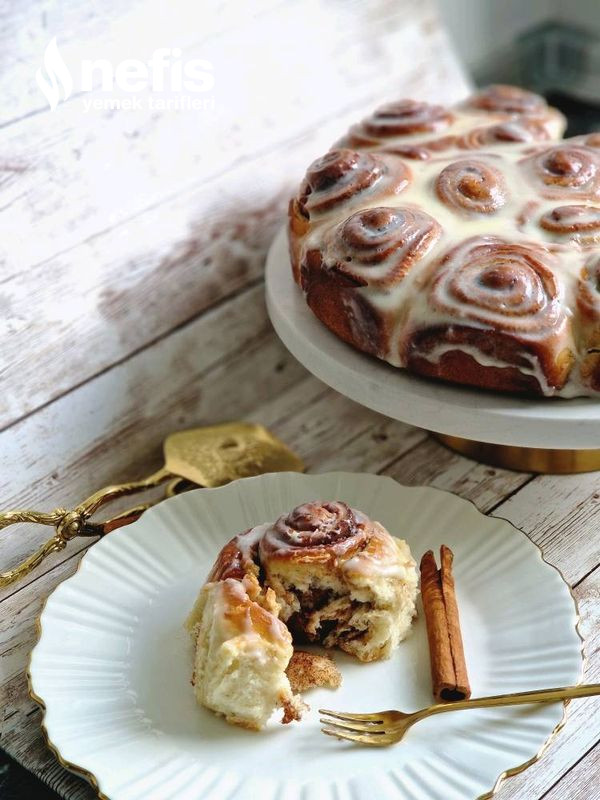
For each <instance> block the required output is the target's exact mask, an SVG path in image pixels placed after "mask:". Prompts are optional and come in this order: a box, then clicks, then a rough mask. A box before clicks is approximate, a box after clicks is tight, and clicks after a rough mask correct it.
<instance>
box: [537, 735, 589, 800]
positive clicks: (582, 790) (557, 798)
mask: <svg viewBox="0 0 600 800" xmlns="http://www.w3.org/2000/svg"><path fill="white" fill-rule="evenodd" d="M599 776H600V744H597V745H596V746H595V747H593V748H592V750H590V752H589V753H587V755H585V756H584V757H583V758H582V759H581V761H578V762H577V764H576V765H575V766H574V767H573V768H572V769H570V770H569V771H568V772H567V773H566V775H565V776H564V777H563V778H561V779H560V780H559V781H558V783H556V784H554V786H553V787H552V789H550V791H549V792H547V793H546V794H545V795H544V800H565V798H568V799H569V800H598V798H599V797H600V780H599Z"/></svg>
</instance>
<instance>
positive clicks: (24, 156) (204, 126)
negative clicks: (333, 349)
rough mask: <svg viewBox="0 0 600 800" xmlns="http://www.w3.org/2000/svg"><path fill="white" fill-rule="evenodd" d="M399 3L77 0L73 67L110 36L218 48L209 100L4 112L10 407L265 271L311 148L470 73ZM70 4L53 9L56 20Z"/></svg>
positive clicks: (136, 43)
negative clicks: (95, 2)
mask: <svg viewBox="0 0 600 800" xmlns="http://www.w3.org/2000/svg"><path fill="white" fill-rule="evenodd" d="M408 6H409V3H408V2H407V0H404V1H403V2H401V3H394V2H391V0H376V2H375V3H370V4H368V5H367V4H362V3H359V4H352V5H351V6H350V5H348V6H346V5H340V4H337V5H335V6H333V5H331V4H330V3H327V2H320V1H319V0H309V2H308V3H291V4H288V3H275V2H272V1H271V2H267V0H261V2H260V3H259V4H256V5H255V6H254V5H253V4H244V5H243V6H241V5H240V4H235V7H236V8H237V9H240V13H238V14H237V16H236V15H234V17H235V18H233V19H232V18H231V14H230V13H229V12H227V11H224V9H226V8H227V4H225V6H224V5H223V4H222V3H217V2H215V0H210V2H208V3H203V4H202V6H201V7H200V6H199V5H197V4H192V3H189V2H188V3H185V2H181V1H180V2H179V3H177V4H176V7H175V9H174V10H173V12H172V13H171V11H170V14H169V19H168V21H167V22H165V15H164V13H163V11H162V8H163V6H162V4H161V3H159V2H157V0H147V1H146V2H145V3H137V4H135V5H134V7H133V9H132V10H131V12H130V14H129V15H128V16H127V17H126V19H124V20H123V24H122V25H121V26H120V27H119V26H115V24H114V22H110V16H108V17H106V18H105V12H104V10H103V11H102V18H103V19H105V22H104V28H103V27H102V23H101V22H100V21H99V20H96V22H94V21H93V19H90V18H89V17H90V11H89V9H88V7H87V6H85V7H84V6H83V5H81V6H79V5H78V9H79V11H78V12H77V9H75V10H74V11H73V12H72V13H71V14H68V15H66V16H67V17H68V25H69V28H68V30H67V37H66V38H67V42H66V44H65V47H64V49H65V59H66V61H67V63H68V65H69V68H70V69H71V71H72V72H73V73H76V72H77V69H78V66H77V65H78V62H79V61H80V60H81V58H82V56H84V55H85V57H86V58H88V59H89V58H93V57H95V56H98V57H100V55H101V54H102V52H103V51H102V48H103V47H105V48H108V53H109V55H110V58H111V60H112V61H113V62H114V63H118V61H119V60H121V59H123V58H125V57H126V56H127V57H136V58H139V57H141V54H143V57H144V58H146V59H147V58H148V57H149V56H150V55H151V53H152V51H153V50H154V49H155V48H157V47H159V46H162V47H165V46H168V47H170V48H173V47H175V46H178V47H179V48H180V49H182V51H185V58H188V59H189V58H198V57H202V58H204V59H209V60H210V61H212V62H213V64H214V72H215V89H214V101H215V108H209V109H203V110H201V111H197V112H195V111H190V112H183V111H182V112H163V113H160V112H157V111H156V110H152V109H151V108H145V107H144V108H142V109H141V110H139V111H135V112H126V111H115V110H114V109H106V110H101V111H98V112H90V113H86V112H85V111H84V109H83V107H82V102H83V100H84V99H85V100H88V101H89V100H91V99H94V98H97V99H102V97H103V96H104V95H103V93H102V92H101V91H100V89H97V90H95V91H93V92H91V93H90V94H89V95H85V96H84V97H83V98H82V97H81V96H79V95H77V93H76V92H75V94H74V95H73V97H72V98H71V99H70V100H68V101H67V102H65V103H63V104H61V105H59V106H58V107H57V108H56V110H55V111H53V112H50V111H46V112H43V113H42V112H40V113H35V114H33V115H32V116H31V115H29V116H27V113H26V112H25V109H22V111H23V113H25V116H24V117H23V118H20V119H18V120H16V121H15V122H14V124H11V125H8V126H7V127H6V128H5V129H4V130H3V131H1V132H0V144H1V145H2V159H0V208H1V209H2V214H3V221H4V225H5V229H6V230H10V231H11V236H10V237H5V238H3V240H2V243H1V244H0V263H1V265H2V266H1V273H0V301H1V304H2V308H3V309H5V313H4V314H3V315H2V320H1V322H0V326H1V327H0V332H1V333H2V335H3V338H4V340H5V342H6V347H5V350H4V353H3V364H2V370H1V371H0V380H1V381H2V383H1V385H0V389H1V390H2V391H0V427H2V426H6V425H8V424H10V423H11V422H13V421H15V420H16V419H19V418H20V417H22V416H23V415H24V414H27V413H29V412H30V411H32V410H34V409H35V408H37V407H39V406H40V405H42V404H43V403H45V402H48V401H49V400H52V399H54V398H55V397H58V396H60V395H61V394H62V393H64V392H66V391H68V390H69V389H71V388H72V387H73V386H74V385H77V384H79V383H81V382H83V381H85V380H87V379H88V378H89V377H91V376H93V375H95V374H97V373H98V372H100V371H101V370H103V369H105V368H107V367H108V366H110V365H111V364H113V363H115V361H117V360H120V359H122V358H124V357H126V356H128V355H129V354H131V353H132V352H134V351H135V350H137V349H139V348H141V347H143V346H145V345H146V344H148V343H149V342H151V341H153V340H154V339H156V338H157V337H159V336H162V335H164V334H165V333H166V332H168V331H170V330H171V329H173V328H174V327H175V326H177V325H179V324H181V323H183V322H184V321H186V320H189V319H191V318H192V317H194V316H195V315H197V314H198V313H200V312H202V311H203V310H204V309H206V308H208V307H209V306H211V305H212V304H213V303H215V302H217V301H218V300H219V299H221V298H223V297H226V296H227V295H229V294H230V293H232V292H235V291H236V290H238V289H239V288H240V287H242V286H244V285H245V284H246V283H247V282H249V281H252V280H253V279H255V278H256V277H257V275H259V274H260V272H261V271H262V265H263V262H264V255H265V252H266V247H267V244H268V242H269V241H270V239H271V238H272V235H273V233H274V230H275V226H276V225H277V224H278V222H279V220H280V219H282V218H283V215H284V212H285V207H286V203H287V198H288V197H289V195H290V193H291V191H292V187H293V186H294V185H295V184H296V183H297V182H298V180H299V178H300V176H301V174H302V172H303V170H304V169H305V167H306V165H307V163H309V162H310V160H312V158H314V157H315V156H317V155H320V154H321V152H322V151H323V150H325V149H327V148H328V147H329V146H330V145H331V143H332V142H333V141H334V140H335V139H336V138H337V137H338V136H339V135H340V133H341V132H342V131H343V130H345V128H346V127H347V125H348V124H349V123H350V122H351V121H352V120H354V119H355V118H356V116H357V115H360V114H361V113H362V112H363V110H366V109H367V108H369V107H371V106H372V105H374V104H376V103H378V102H380V101H381V100H383V99H387V98H389V97H390V96H393V95H396V96H397V95H398V93H400V94H404V93H406V92H407V91H412V92H416V93H417V94H418V95H419V96H420V97H437V98H442V97H443V98H444V99H445V100H446V101H451V100H452V99H457V98H458V97H460V96H462V95H463V94H464V93H465V91H466V87H467V84H466V81H465V79H464V76H463V74H462V72H461V70H460V68H459V66H458V63H457V61H456V59H455V57H454V55H453V53H452V51H451V50H450V48H449V46H448V44H447V41H446V39H445V35H444V33H443V31H442V30H441V29H440V28H439V26H438V25H437V23H436V18H435V15H434V13H433V11H432V6H431V4H430V2H428V0H426V2H424V3H421V4H419V7H418V8H415V9H412V10H411V13H410V14H407V13H406V11H407V8H408ZM34 8H35V4H31V8H30V11H29V13H30V14H31V13H33V9H34ZM45 8H46V6H45V4H43V3H40V9H41V10H42V11H43V10H44V9H45ZM241 9H246V10H245V11H243V12H242V11H241ZM77 13H79V14H80V15H81V16H82V18H83V21H82V24H83V27H84V29H85V36H84V40H83V42H78V41H77V36H76V31H77ZM61 20H62V17H61V15H57V14H56V12H54V13H50V14H49V15H47V28H46V31H47V33H46V35H47V36H48V40H49V39H50V38H51V36H52V35H53V34H55V33H57V31H58V33H59V34H61V32H62V28H61V24H62V23H61ZM173 20H176V21H177V25H176V26H174V25H173V24H172V23H173ZM140 21H142V22H143V25H142V26H141V28H140V30H142V31H144V35H143V36H141V35H140V33H139V30H138V28H139V27H140V26H139V25H138V27H136V25H137V24H138V23H140ZM175 28H178V29H179V31H180V36H179V38H177V36H176V34H175V32H174V30H175ZM102 31H104V33H103V32H102ZM303 32H304V34H303ZM303 36H305V37H309V39H310V42H311V53H312V55H311V58H310V59H307V58H306V52H305V48H303V47H300V46H298V43H299V42H300V41H302V37H303ZM173 37H175V38H173ZM182 37H183V38H182ZM59 38H60V36H59ZM40 41H41V34H40V32H39V30H38V31H37V33H36V35H35V36H34V37H33V39H32V42H33V43H34V44H33V45H32V42H29V43H27V44H24V43H22V41H21V40H19V42H20V46H22V47H23V48H24V53H25V56H24V57H25V61H23V62H19V64H20V66H19V70H20V69H21V68H23V65H26V66H27V69H29V70H30V81H29V83H31V82H33V75H34V73H35V69H36V68H37V66H38V63H37V61H34V60H33V59H34V58H36V59H38V60H41V58H42V52H38V51H37V48H39V46H40ZM91 41H94V42H95V44H94V46H93V47H92V48H91V50H90V42H91ZM257 52H261V53H262V56H261V58H256V53H257ZM367 56H368V57H367ZM104 58H106V53H105V54H104ZM19 76H20V73H18V74H17V75H16V76H14V77H13V78H12V80H21V79H22V76H20V77H19ZM375 78H376V80H375ZM7 80H11V78H10V77H9V78H7ZM317 81H318V84H319V91H318V92H315V91H314V87H315V85H316V83H317ZM17 85H18V84H17ZM409 87H410V90H409ZM139 94H140V100H141V101H143V102H144V103H145V102H147V100H148V95H149V93H148V92H146V93H144V92H143V91H142V92H140V93H139ZM40 96H41V95H40ZM136 96H137V94H136ZM32 230H35V236H32V235H31V231H32ZM57 363H60V366H61V368H60V369H59V370H58V369H57V368H56V366H57ZM9 390H10V391H9Z"/></svg>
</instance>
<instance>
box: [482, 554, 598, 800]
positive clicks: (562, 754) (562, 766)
mask: <svg viewBox="0 0 600 800" xmlns="http://www.w3.org/2000/svg"><path fill="white" fill-rule="evenodd" d="M575 597H576V599H577V602H578V604H579V610H580V615H581V623H580V631H581V633H582V635H583V637H584V639H585V651H586V655H587V669H586V673H585V680H586V681H588V682H590V683H598V682H599V681H600V627H599V626H598V619H600V568H598V569H596V570H595V571H594V572H593V573H592V574H591V575H588V577H587V578H585V580H583V581H582V582H581V583H580V584H579V586H578V587H577V588H576V589H575ZM599 703H600V701H599V700H598V698H588V699H585V700H574V701H572V702H571V704H570V706H569V714H568V717H567V723H566V725H565V727H564V728H563V729H562V730H561V732H560V733H559V734H558V736H557V737H556V738H555V739H554V741H553V742H552V743H551V745H550V746H549V747H548V749H547V750H546V752H545V753H544V756H543V758H542V759H541V760H540V761H538V762H537V763H536V764H534V765H533V766H531V767H530V768H529V769H528V770H526V771H525V772H522V773H521V774H520V775H516V776H515V777H513V778H510V779H508V780H506V782H505V783H504V784H503V786H502V788H501V789H500V791H499V793H498V795H497V800H517V798H519V800H520V799H521V798H523V800H531V798H541V797H544V796H545V793H546V792H548V791H550V790H551V789H552V787H555V788H554V790H553V792H554V794H552V792H551V793H550V797H552V798H554V797H556V798H559V797H560V798H561V800H562V798H564V800H567V798H568V800H574V798H576V797H579V796H581V797H585V800H594V799H595V798H597V797H598V794H599V791H598V790H599V784H598V775H597V774H596V775H595V776H593V777H594V781H592V782H591V783H592V785H594V791H593V793H592V794H590V795H577V794H570V789H568V788H567V787H569V786H570V785H572V784H569V782H568V777H567V778H566V779H565V780H566V781H567V782H566V784H565V791H564V792H563V787H561V784H562V781H561V780H560V778H561V776H562V775H564V774H565V773H566V772H567V771H568V770H569V768H570V767H571V766H572V765H573V764H576V763H577V762H578V761H579V760H580V759H581V758H582V756H584V755H585V753H587V752H588V750H590V749H591V748H592V747H594V745H595V744H596V743H597V742H598V741H599V740H600V713H599V708H600V705H599ZM583 785H586V784H585V783H584V784H583ZM587 785H590V784H589V783H588V784H587Z"/></svg>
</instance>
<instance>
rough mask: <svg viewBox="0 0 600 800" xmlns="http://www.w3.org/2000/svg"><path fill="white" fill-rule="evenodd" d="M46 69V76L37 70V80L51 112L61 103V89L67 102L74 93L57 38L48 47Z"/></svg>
mask: <svg viewBox="0 0 600 800" xmlns="http://www.w3.org/2000/svg"><path fill="white" fill-rule="evenodd" d="M44 69H45V74H44V72H42V70H41V69H38V70H37V72H36V73H35V79H36V81H37V84H38V86H39V87H40V89H41V90H42V92H43V93H44V96H45V98H46V100H47V101H48V104H49V106H50V110H51V111H54V109H55V108H56V106H57V105H58V104H59V102H60V89H61V88H62V94H63V97H62V99H63V100H66V99H67V98H68V97H69V96H70V95H71V92H72V91H73V79H72V78H71V73H70V72H69V69H68V67H67V65H66V64H65V62H64V61H63V57H62V56H61V54H60V51H59V49H58V45H57V44H56V36H55V37H54V39H52V41H51V42H50V43H49V44H48V46H47V47H46V52H45V53H44Z"/></svg>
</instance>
